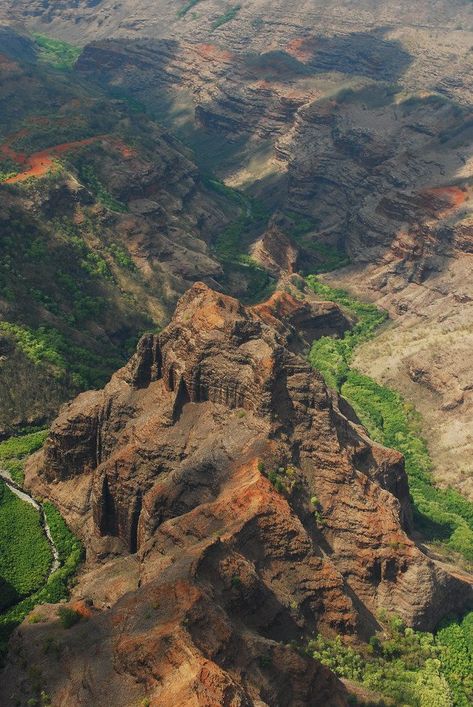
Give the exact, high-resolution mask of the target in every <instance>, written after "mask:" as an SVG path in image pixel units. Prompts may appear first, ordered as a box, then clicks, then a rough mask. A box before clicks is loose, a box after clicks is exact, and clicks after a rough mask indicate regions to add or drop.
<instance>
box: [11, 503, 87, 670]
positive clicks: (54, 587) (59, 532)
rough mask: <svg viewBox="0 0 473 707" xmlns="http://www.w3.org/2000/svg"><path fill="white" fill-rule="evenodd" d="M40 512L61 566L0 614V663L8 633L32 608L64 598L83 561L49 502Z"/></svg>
mask: <svg viewBox="0 0 473 707" xmlns="http://www.w3.org/2000/svg"><path fill="white" fill-rule="evenodd" d="M20 503H21V502H20ZM23 505H25V504H23ZM43 509H44V513H45V515H46V518H47V520H48V523H49V526H50V528H51V534H52V537H53V539H54V542H55V544H56V546H57V548H58V551H59V558H60V562H61V567H60V568H59V569H58V570H56V572H54V573H53V574H52V575H51V576H50V577H49V578H48V580H47V582H46V583H45V584H43V586H42V587H41V589H39V590H38V591H36V592H34V594H31V595H30V596H28V597H27V598H26V599H23V601H20V602H19V603H17V604H15V606H13V607H12V608H11V609H8V610H7V611H5V612H4V613H3V614H0V660H1V658H2V656H3V655H4V654H5V650H6V645H7V641H8V637H9V635H10V633H11V632H12V631H13V629H14V628H15V626H16V625H17V624H19V623H20V622H21V621H23V619H24V618H25V616H26V615H27V614H29V613H30V612H31V611H32V610H33V609H34V608H35V606H39V605H40V604H47V603H51V604H55V603H57V602H60V601H61V599H65V598H67V596H68V593H69V582H70V580H71V578H72V576H73V575H74V574H75V572H76V571H77V568H78V566H79V564H80V563H81V561H82V557H83V548H82V545H81V543H80V542H79V540H78V539H77V538H76V537H75V536H74V535H73V534H72V533H71V531H70V530H69V528H68V527H67V525H66V523H65V521H64V520H63V518H62V517H61V514H60V513H59V511H58V510H57V509H56V508H55V507H54V506H53V504H51V503H49V502H47V503H45V504H44V507H43ZM38 611H39V610H38Z"/></svg>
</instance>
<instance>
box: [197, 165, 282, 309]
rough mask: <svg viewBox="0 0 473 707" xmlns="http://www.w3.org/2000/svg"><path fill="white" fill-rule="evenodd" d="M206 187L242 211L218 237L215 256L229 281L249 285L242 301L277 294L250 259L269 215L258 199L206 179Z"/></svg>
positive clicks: (242, 294)
mask: <svg viewBox="0 0 473 707" xmlns="http://www.w3.org/2000/svg"><path fill="white" fill-rule="evenodd" d="M205 183H206V186H207V187H209V188H210V189H212V190H213V191H215V192H216V193H217V194H220V195H221V196H224V197H225V198H226V199H227V200H229V201H231V202H233V204H234V205H236V206H237V207H238V209H239V212H240V213H239V216H238V218H237V219H236V220H235V221H233V223H231V224H230V225H229V226H227V227H226V228H225V229H223V231H222V232H221V233H220V234H219V235H218V236H217V238H216V240H215V243H214V250H215V254H216V256H217V257H218V259H219V260H220V262H221V263H222V265H223V270H224V273H225V277H226V279H227V280H232V279H233V280H234V281H235V280H236V278H238V279H239V281H240V282H246V284H247V288H246V291H244V290H242V291H241V293H240V297H241V299H242V300H243V301H244V302H245V303H247V304H252V303H254V302H259V301H261V300H263V299H267V298H268V297H269V296H270V295H271V293H272V292H273V291H274V284H275V283H274V280H273V278H272V277H271V276H270V275H269V274H268V273H267V271H266V270H264V269H263V268H261V267H260V266H259V265H258V263H257V262H256V261H255V260H253V258H251V257H250V256H249V255H248V252H247V251H248V247H249V245H250V243H251V242H252V241H253V240H254V238H255V237H256V236H257V235H258V234H259V233H261V231H262V229H263V228H264V227H265V225H266V223H267V221H268V216H269V214H268V212H267V211H266V209H265V208H264V207H263V206H262V205H261V204H260V202H258V201H257V200H256V199H250V198H249V197H247V196H246V195H244V194H242V193H241V192H239V191H237V190H236V189H230V188H229V187H227V186H226V185H225V184H223V183H222V182H218V181H217V180H214V179H206V181H205Z"/></svg>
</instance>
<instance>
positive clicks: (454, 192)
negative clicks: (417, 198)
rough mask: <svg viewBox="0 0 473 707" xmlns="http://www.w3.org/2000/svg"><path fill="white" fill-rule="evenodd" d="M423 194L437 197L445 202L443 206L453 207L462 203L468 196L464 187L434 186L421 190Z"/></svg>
mask: <svg viewBox="0 0 473 707" xmlns="http://www.w3.org/2000/svg"><path fill="white" fill-rule="evenodd" d="M422 193H423V194H424V195H425V196H430V197H434V199H439V200H440V201H441V202H443V203H444V204H445V207H444V208H447V209H454V208H456V207H457V206H460V205H461V204H463V203H464V202H465V201H466V199H467V198H468V192H467V191H466V189H465V190H464V189H461V188H460V187H435V188H433V189H425V190H424V191H423V192H422Z"/></svg>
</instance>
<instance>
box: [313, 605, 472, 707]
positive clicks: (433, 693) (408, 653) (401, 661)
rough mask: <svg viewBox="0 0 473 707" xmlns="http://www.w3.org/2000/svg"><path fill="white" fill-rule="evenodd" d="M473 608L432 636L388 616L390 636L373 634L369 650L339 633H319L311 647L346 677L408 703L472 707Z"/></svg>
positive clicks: (420, 706) (389, 699)
mask: <svg viewBox="0 0 473 707" xmlns="http://www.w3.org/2000/svg"><path fill="white" fill-rule="evenodd" d="M472 629H473V613H470V614H468V616H467V617H466V618H465V619H464V620H463V621H462V622H457V621H450V622H448V623H447V624H445V626H444V627H443V628H442V629H441V630H440V631H439V632H438V633H437V635H436V636H433V635H432V634H431V633H422V632H419V631H414V630H413V629H411V628H406V627H405V626H404V625H403V623H402V621H400V620H399V619H397V618H391V619H390V620H389V626H388V629H387V633H388V636H387V637H384V638H383V637H378V636H373V637H372V639H371V641H370V645H369V646H368V647H367V648H366V650H364V651H357V650H355V649H354V648H352V647H350V646H347V645H346V644H344V643H343V642H342V640H341V639H340V637H337V638H335V639H327V638H323V637H322V636H318V637H317V638H316V639H315V640H313V641H310V642H309V644H308V647H307V652H308V653H309V654H310V655H311V656H312V657H314V658H316V659H317V660H320V661H321V662H322V663H323V664H324V665H327V666H328V667H330V668H331V669H332V670H333V671H334V672H335V673H336V674H337V675H339V676H340V677H341V678H347V679H349V680H353V681H354V682H357V683H361V684H362V685H363V686H364V687H366V688H368V689H369V690H373V691H375V692H378V693H381V694H382V695H383V696H384V697H386V700H387V703H389V704H392V702H394V704H395V705H408V706H409V707H432V706H434V707H452V705H455V707H468V705H471V704H472V700H473V640H472V639H473V632H472Z"/></svg>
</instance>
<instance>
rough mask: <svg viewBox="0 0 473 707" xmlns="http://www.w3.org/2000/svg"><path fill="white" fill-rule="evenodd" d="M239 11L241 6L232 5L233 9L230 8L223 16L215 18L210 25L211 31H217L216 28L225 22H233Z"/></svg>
mask: <svg viewBox="0 0 473 707" xmlns="http://www.w3.org/2000/svg"><path fill="white" fill-rule="evenodd" d="M240 10H241V5H233V7H231V8H230V9H229V10H228V11H227V12H226V13H225V14H224V15H220V17H217V19H216V20H215V22H213V23H212V29H213V30H214V29H217V28H218V27H221V26H222V25H224V24H226V23H227V22H230V21H231V20H234V19H235V17H236V16H237V15H238V13H239V12H240Z"/></svg>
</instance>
